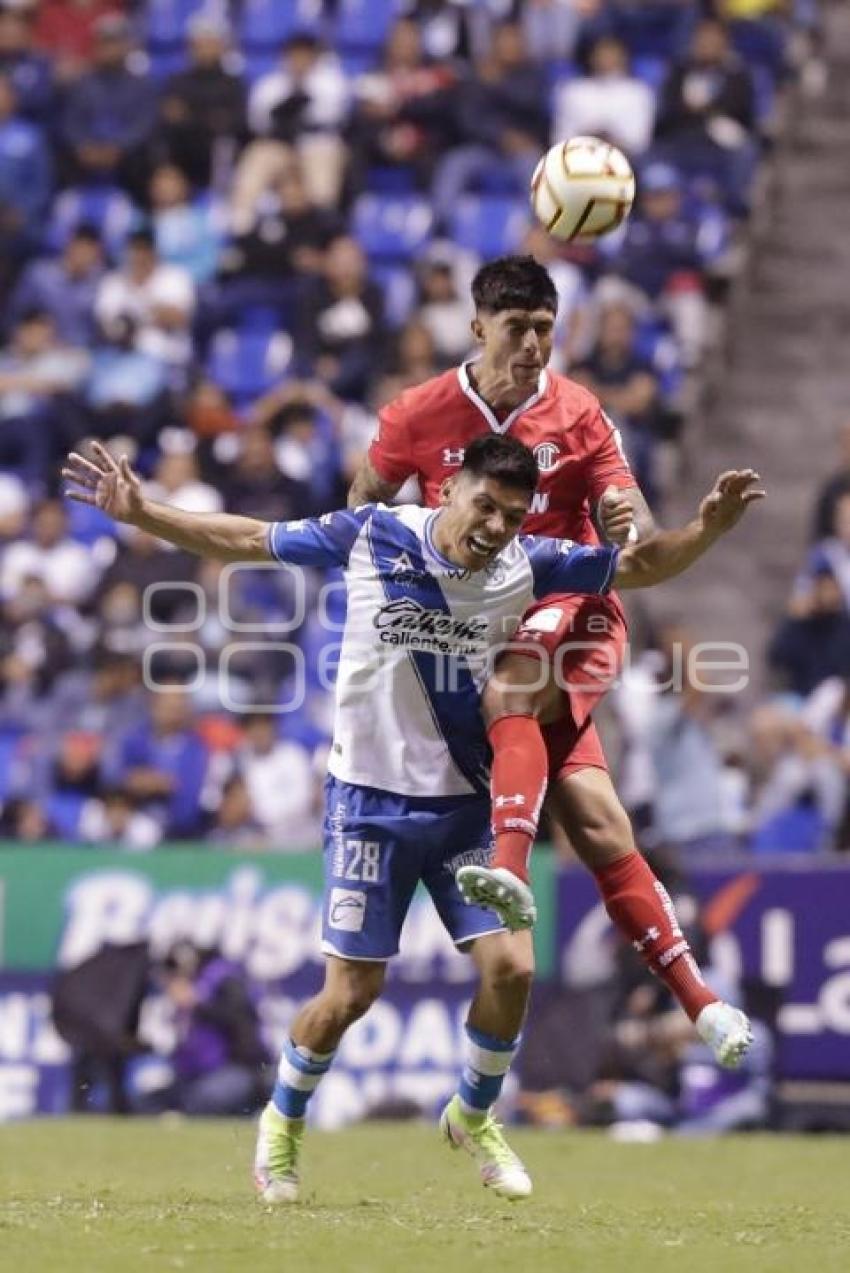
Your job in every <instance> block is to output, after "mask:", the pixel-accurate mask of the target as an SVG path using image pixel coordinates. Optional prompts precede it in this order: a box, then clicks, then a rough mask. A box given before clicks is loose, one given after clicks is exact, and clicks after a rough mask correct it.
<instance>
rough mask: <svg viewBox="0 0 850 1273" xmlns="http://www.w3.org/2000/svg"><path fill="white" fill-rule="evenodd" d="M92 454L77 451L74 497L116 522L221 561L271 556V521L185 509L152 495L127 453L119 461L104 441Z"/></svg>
mask: <svg viewBox="0 0 850 1273" xmlns="http://www.w3.org/2000/svg"><path fill="white" fill-rule="evenodd" d="M91 452H92V459H87V458H86V456H84V455H79V454H78V453H77V452H76V451H72V452H71V453H70V455H69V456H68V459H67V460H66V462H65V466H64V468H63V469H62V477H63V478H64V480H65V481H66V482H70V483H72V488H71V489H69V490H68V491H67V495H68V498H69V499H73V500H77V502H78V503H80V504H91V505H92V506H93V507H94V508H99V509H101V510H102V511H103V512H104V513H106V514H107V515H108V516H109V517H112V518H114V520H115V521H116V522H126V523H127V524H128V525H130V526H138V527H139V529H140V530H144V531H147V532H148V533H149V534H151V535H156V536H157V538H158V539H165V540H167V541H168V543H170V544H175V545H176V546H177V547H178V548H183V549H185V550H186V552H190V553H196V554H197V555H198V556H200V557H214V558H216V559H217V560H218V561H269V560H270V553H269V548H268V531H269V527H268V523H267V522H261V521H257V520H256V519H255V518H253V517H233V516H231V515H230V514H228V513H185V512H183V510H182V509H179V508H171V507H169V505H167V504H158V503H156V502H155V501H154V500H150V499H146V498H145V494H144V491H143V489H142V483H141V480H140V478H139V475H138V474H137V473H134V472H133V470H132V469H131V468H130V461H129V460H128V459H127V457H126V455H122V456H121V459H120V460H115V459H113V457H112V456H111V455H110V454H109V452H108V451H107V449H106V447H104V446H101V444H100V443H99V442H92V444H91Z"/></svg>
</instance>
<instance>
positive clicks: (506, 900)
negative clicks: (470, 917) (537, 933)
mask: <svg viewBox="0 0 850 1273" xmlns="http://www.w3.org/2000/svg"><path fill="white" fill-rule="evenodd" d="M455 880H456V881H457V886H458V888H459V889H460V892H461V896H462V897H463V900H464V901H465V902H468V903H469V905H470V906H486V907H488V908H489V909H490V910H491V911H495V912H496V914H497V915H498V916H499V919H500V920H501V921H502V923H503V924H504V925H505V926H506V927H507V928H510V929H512V930H516V929H518V928H533V927H534V924H535V921H536V919H537V907H536V906H535V905H534V894H533V893H532V891H531V889H530V888H529V887H528V885H527V884H523V882H522V880H521V879H520V878H519V876H518V875H514V873H513V871H509V870H508V869H507V867H504V866H462V867H461V868H460V869H459V871H458V872H457V875H456V876H455Z"/></svg>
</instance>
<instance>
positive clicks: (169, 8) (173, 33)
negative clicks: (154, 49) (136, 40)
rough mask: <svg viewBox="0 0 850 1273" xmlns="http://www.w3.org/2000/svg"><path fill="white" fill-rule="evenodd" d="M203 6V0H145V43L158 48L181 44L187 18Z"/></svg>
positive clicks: (183, 38) (184, 39) (184, 38)
mask: <svg viewBox="0 0 850 1273" xmlns="http://www.w3.org/2000/svg"><path fill="white" fill-rule="evenodd" d="M204 7H205V0H147V3H146V4H145V6H144V14H145V40H146V42H147V44H149V45H157V46H159V47H160V48H167V47H169V46H174V45H183V44H184V43H185V41H186V26H187V24H188V22H189V19H190V18H191V17H194V15H195V14H196V13H198V12H199V11H200V10H201V9H203V8H204Z"/></svg>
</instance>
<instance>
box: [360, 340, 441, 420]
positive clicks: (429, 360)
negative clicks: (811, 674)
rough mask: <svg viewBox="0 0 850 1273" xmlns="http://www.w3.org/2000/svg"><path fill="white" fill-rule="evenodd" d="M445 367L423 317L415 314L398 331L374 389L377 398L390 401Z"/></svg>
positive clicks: (376, 399) (380, 402)
mask: <svg viewBox="0 0 850 1273" xmlns="http://www.w3.org/2000/svg"><path fill="white" fill-rule="evenodd" d="M444 370H445V365H444V364H441V363H439V362H438V361H437V350H436V347H435V342H434V338H433V336H432V334H431V330H430V328H429V327H427V326H426V324H425V323H424V322H423V321H422V320H421V318H413V319H411V321H410V322H409V323H406V324H405V326H404V327H403V328H402V329H401V331H400V332H398V333H397V334H396V337H395V340H394V341H393V348H392V351H391V353H390V357H389V366H388V368H387V372H386V374H385V375H384V376H383V377H382V378H381V380H380V381H379V382H378V386H377V388H376V390H375V402H376V404H377V405H378V406H381V405H382V404H383V403H385V402H390V401H391V400H392V399H393V398H396V397H398V395H399V394H400V393H402V392H403V391H404V390H405V389H409V388H411V386H413V385H421V384H422V382H423V380H428V379H429V378H430V377H431V376H436V375H437V374H438V373H439V372H440V371H444Z"/></svg>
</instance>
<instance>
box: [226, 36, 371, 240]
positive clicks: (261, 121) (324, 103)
mask: <svg viewBox="0 0 850 1273" xmlns="http://www.w3.org/2000/svg"><path fill="white" fill-rule="evenodd" d="M348 105H349V87H348V81H347V80H346V78H345V75H344V74H343V71H342V67H341V66H340V64H339V59H338V58H337V57H336V55H335V54H334V53H331V52H329V51H328V50H327V49H325V48H324V46H323V45H322V43H321V42H320V41H319V40H318V39H317V38H316V37H315V36H313V35H309V34H306V33H297V34H295V35H292V36H290V38H289V39H288V40H287V42H286V43H285V45H284V46H283V49H282V52H281V62H280V66H279V68H278V69H277V70H276V71H271V72H270V73H269V74H268V75H264V76H262V77H261V78H260V79H259V80H257V82H256V84H255V85H254V87H253V88H252V90H251V95H250V97H249V99H248V122H249V124H250V126H251V131H252V132H253V133H255V134H256V135H257V136H259V137H264V138H269V139H274V140H269V141H266V142H256V143H254V144H253V145H251V146H249V147H248V149H247V150H246V151H245V152H244V154H243V157H242V159H241V161H240V165H239V174H238V175H237V183H238V184H239V185H240V187H241V189H240V190H239V191H236V192H234V203H235V206H236V207H237V208H241V209H245V208H246V205H247V207H250V205H251V203H252V202H253V200H252V192H253V191H256V190H257V189H258V188H260V189H261V188H262V187H263V185H265V184H266V182H265V181H263V180H262V176H263V174H264V173H265V171H266V170H267V168H268V167H269V166H270V165H272V166H278V165H279V164H280V163H281V158H282V154H281V152H282V151H283V154H284V155H285V150H284V149H283V148H285V147H293V146H294V147H295V148H296V149H297V152H298V154H299V156H300V159H301V162H302V165H303V171H304V180H305V182H306V183H307V187H308V189H309V192H310V198H311V200H312V201H313V202H315V203H316V204H318V205H319V206H320V207H334V206H335V205H336V204H337V202H338V200H339V196H340V191H341V189H342V181H343V175H344V169H345V156H346V151H345V146H344V144H343V141H342V137H341V135H340V134H341V131H342V129H343V126H344V124H345V121H346V117H347V114H348ZM258 183H259V184H258ZM242 220H243V219H242V218H238V219H237V228H238V226H239V225H241V223H242Z"/></svg>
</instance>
